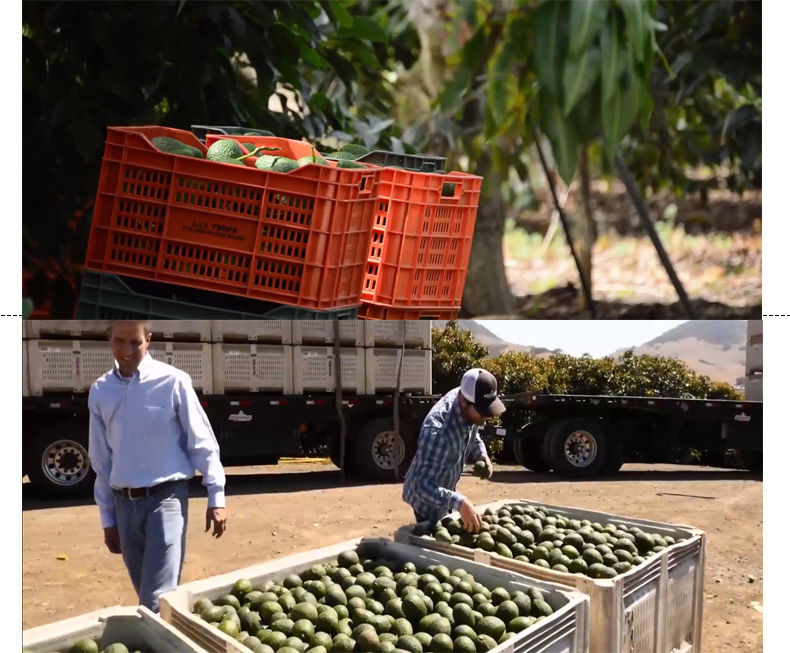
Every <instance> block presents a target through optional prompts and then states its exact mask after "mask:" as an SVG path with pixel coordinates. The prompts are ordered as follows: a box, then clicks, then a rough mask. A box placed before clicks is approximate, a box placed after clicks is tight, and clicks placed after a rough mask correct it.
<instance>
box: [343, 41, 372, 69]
mask: <svg viewBox="0 0 790 653" xmlns="http://www.w3.org/2000/svg"><path fill="white" fill-rule="evenodd" d="M342 47H343V48H344V49H345V50H348V52H349V53H351V54H352V55H353V58H352V61H353V60H355V59H356V60H357V61H359V62H360V63H363V64H365V65H366V66H367V67H368V68H373V69H377V68H380V67H381V62H380V61H379V60H378V57H376V53H375V52H374V50H373V48H370V47H368V45H367V44H366V43H364V42H363V41H357V40H356V39H344V40H343V46H342Z"/></svg>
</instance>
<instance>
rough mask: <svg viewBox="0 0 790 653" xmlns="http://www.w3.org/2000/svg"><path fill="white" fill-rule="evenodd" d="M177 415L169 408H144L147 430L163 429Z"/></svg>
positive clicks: (148, 406)
mask: <svg viewBox="0 0 790 653" xmlns="http://www.w3.org/2000/svg"><path fill="white" fill-rule="evenodd" d="M174 415H175V413H174V411H173V409H172V408H170V407H169V406H153V405H146V406H143V421H144V422H145V425H146V427H147V428H151V429H157V428H160V429H161V428H163V427H164V426H166V425H167V423H168V422H170V421H171V420H172V419H173V417H174Z"/></svg>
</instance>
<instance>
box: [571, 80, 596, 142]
mask: <svg viewBox="0 0 790 653" xmlns="http://www.w3.org/2000/svg"><path fill="white" fill-rule="evenodd" d="M566 120H568V121H569V122H571V123H572V124H573V125H575V126H576V137H577V138H578V140H579V143H589V142H590V141H592V140H594V139H597V138H598V136H599V135H600V133H601V87H600V84H596V85H595V86H594V87H593V89H592V92H590V93H587V94H585V95H584V96H582V98H581V99H580V100H579V101H578V102H577V103H576V106H575V107H574V109H573V111H571V114H570V115H569V116H568V117H566Z"/></svg>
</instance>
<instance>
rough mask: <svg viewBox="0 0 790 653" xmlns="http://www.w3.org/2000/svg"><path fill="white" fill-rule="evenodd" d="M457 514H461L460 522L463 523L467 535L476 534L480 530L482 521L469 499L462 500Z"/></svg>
mask: <svg viewBox="0 0 790 653" xmlns="http://www.w3.org/2000/svg"><path fill="white" fill-rule="evenodd" d="M459 512H460V513H461V520H462V521H463V522H464V528H465V529H466V531H467V532H468V533H477V532H478V531H479V530H480V525H481V524H482V523H483V520H482V518H481V517H480V514H479V513H478V512H477V510H476V509H475V507H474V505H473V504H472V503H470V501H469V499H464V500H463V503H461V508H460V510H459Z"/></svg>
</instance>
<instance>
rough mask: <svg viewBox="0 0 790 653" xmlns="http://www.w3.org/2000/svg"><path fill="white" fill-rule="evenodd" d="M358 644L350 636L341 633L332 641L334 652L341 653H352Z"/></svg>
mask: <svg viewBox="0 0 790 653" xmlns="http://www.w3.org/2000/svg"><path fill="white" fill-rule="evenodd" d="M355 646H356V642H355V641H354V640H353V639H351V637H349V636H348V635H344V634H343V633H339V634H338V635H335V637H334V638H333V639H332V651H340V652H341V653H352V651H353V650H354V647H355Z"/></svg>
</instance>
